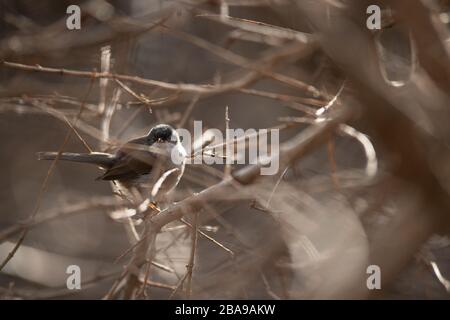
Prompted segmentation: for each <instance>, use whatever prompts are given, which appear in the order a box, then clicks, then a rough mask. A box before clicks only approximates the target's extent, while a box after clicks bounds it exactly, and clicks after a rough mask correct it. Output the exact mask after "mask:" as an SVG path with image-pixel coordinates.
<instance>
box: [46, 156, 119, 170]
mask: <svg viewBox="0 0 450 320" xmlns="http://www.w3.org/2000/svg"><path fill="white" fill-rule="evenodd" d="M57 156H58V152H38V153H37V158H38V160H55V159H56V157H57ZM58 159H59V160H65V161H73V162H85V163H91V164H95V165H98V166H101V167H104V168H108V167H111V166H112V165H113V163H114V156H113V155H111V154H108V153H100V152H91V153H71V152H62V153H61V154H60V155H59V156H58Z"/></svg>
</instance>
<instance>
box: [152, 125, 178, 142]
mask: <svg viewBox="0 0 450 320" xmlns="http://www.w3.org/2000/svg"><path fill="white" fill-rule="evenodd" d="M179 139H180V138H179V136H178V133H177V132H176V130H175V129H174V128H172V127H171V126H169V125H167V124H159V125H157V126H154V127H153V128H152V129H151V130H150V132H149V133H148V135H147V142H148V144H149V145H151V144H153V143H155V142H159V143H164V142H169V143H174V144H176V143H178V142H179Z"/></svg>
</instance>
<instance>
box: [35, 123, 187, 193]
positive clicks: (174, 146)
mask: <svg viewBox="0 0 450 320" xmlns="http://www.w3.org/2000/svg"><path fill="white" fill-rule="evenodd" d="M58 154H59V155H58ZM37 156H38V160H54V159H56V158H58V159H59V160H65V161H73V162H84V163H90V164H95V165H97V166H99V167H101V168H103V169H105V172H104V173H103V174H102V175H101V176H99V177H98V178H97V180H113V181H117V182H118V183H119V184H120V185H121V186H122V187H125V188H126V189H130V188H133V187H135V188H137V190H139V191H140V192H141V193H142V192H145V190H147V192H148V190H150V191H151V196H152V200H155V198H156V197H157V196H162V195H164V194H166V193H168V192H170V191H172V190H173V189H174V188H175V187H176V185H177V184H178V182H179V181H180V179H181V176H182V175H183V172H184V166H185V161H186V156H187V153H186V150H185V149H184V147H183V146H182V145H181V142H180V137H179V135H178V133H177V132H176V131H175V129H173V128H172V127H171V126H169V125H166V124H160V125H157V126H155V127H153V128H152V129H151V130H150V131H149V133H148V134H147V135H145V136H143V137H139V138H136V139H133V140H130V141H128V142H127V143H125V144H124V145H123V146H121V147H120V148H119V149H118V150H117V151H116V152H115V153H114V154H109V153H100V152H91V153H70V152H61V153H58V152H38V153H37Z"/></svg>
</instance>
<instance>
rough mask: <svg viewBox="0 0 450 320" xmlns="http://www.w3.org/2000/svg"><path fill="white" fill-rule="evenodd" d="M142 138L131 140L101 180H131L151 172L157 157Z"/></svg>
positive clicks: (122, 148) (119, 152)
mask: <svg viewBox="0 0 450 320" xmlns="http://www.w3.org/2000/svg"><path fill="white" fill-rule="evenodd" d="M141 140H142V138H138V139H134V140H131V141H130V142H129V143H127V144H126V145H124V146H123V147H121V148H120V149H119V150H118V152H117V153H116V161H115V163H114V164H113V165H112V166H111V167H110V168H108V169H107V170H106V171H105V173H104V174H103V175H101V176H100V177H98V178H97V179H99V180H131V179H137V178H139V177H140V176H142V175H144V174H148V173H150V172H151V170H152V168H153V164H154V162H155V161H156V157H155V155H154V154H152V153H151V152H148V151H146V150H141V149H140V148H145V145H143V144H142V141H141Z"/></svg>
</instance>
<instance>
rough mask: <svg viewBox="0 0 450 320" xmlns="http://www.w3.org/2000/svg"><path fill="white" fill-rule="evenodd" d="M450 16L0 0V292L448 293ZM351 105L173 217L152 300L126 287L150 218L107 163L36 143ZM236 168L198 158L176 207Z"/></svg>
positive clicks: (65, 146)
mask: <svg viewBox="0 0 450 320" xmlns="http://www.w3.org/2000/svg"><path fill="white" fill-rule="evenodd" d="M374 4H375V5H377V6H378V7H379V8H380V19H381V20H380V25H379V26H380V28H379V29H373V30H371V29H370V28H368V24H367V21H368V19H369V17H371V16H372V14H371V13H368V12H367V8H368V6H369V5H374ZM70 5H77V6H78V7H79V8H80V14H81V16H80V26H81V28H80V29H75V30H69V29H68V27H67V24H66V23H67V19H69V17H70V16H71V13H67V11H66V10H67V8H68V7H69V6H70ZM449 23H450V7H449V2H448V1H444V0H428V1H425V0H424V1H419V0H417V1H416V0H413V1H412V0H408V1H407V0H392V1H390V0H385V1H365V0H363V1H361V0H358V1H357V0H314V1H313V0H241V1H237V0H236V1H235V0H223V1H222V0H210V1H200V0H198V1H195V0H191V1H176V0H173V1H172V0H165V1H162V0H160V1H157V0H131V1H121V0H116V1H105V0H91V1H73V0H72V1H65V0H64V1H62V0H59V1H56V0H53V1H50V0H43V1H27V0H0V59H1V66H0V133H1V134H0V145H1V150H0V158H1V161H0V163H1V167H0V174H1V176H2V179H1V181H0V184H1V185H0V263H1V267H0V269H1V272H0V297H1V298H4V299H61V298H63V299H101V298H149V299H169V298H170V299H180V298H197V299H220V298H222V299H333V298H334V299H336V298H337V299H347V298H351V299H367V298H369V299H379V298H385V299H448V298H449V297H450V295H449V292H450V282H449V279H450V240H449V237H448V234H449V231H450V228H449V226H450V225H449V223H450V218H449V214H450V212H449V209H450V202H449V192H450V149H449V142H450V126H449V125H448V121H449V119H450V105H449V101H450V100H449V92H450V60H449V53H450V51H449V50H450V42H449V41H450V40H449V30H450V27H449ZM46 68H53V69H46ZM94 72H103V73H104V74H108V75H109V77H104V78H100V77H94V76H93V73H94ZM94 75H95V74H94ZM113 75H122V76H124V75H126V76H131V77H128V78H127V77H120V76H119V77H117V76H113ZM135 76H137V77H139V78H133V77H135ZM142 79H151V80H156V81H158V82H155V81H153V82H150V81H147V82H146V81H141V80H142ZM117 80H119V81H117ZM187 84H191V85H192V86H187ZM227 109H228V118H229V121H228V123H227V120H226V118H227V117H226V110H227ZM344 109H345V110H346V116H345V117H344V118H337V120H335V121H336V125H335V126H334V127H332V128H330V129H329V130H327V131H325V132H322V133H314V134H317V135H319V134H320V135H321V137H320V139H318V141H317V143H314V148H308V150H307V152H301V153H300V154H298V155H297V156H296V157H295V158H294V159H291V160H292V161H289V163H288V164H287V166H282V167H280V171H279V172H278V174H276V175H274V176H270V177H259V178H258V179H256V180H254V181H252V182H251V183H249V184H246V185H245V186H244V185H239V186H237V187H236V188H235V189H233V191H231V192H223V196H224V197H225V196H227V197H229V198H232V199H228V200H223V199H207V200H206V201H205V202H204V203H203V204H202V205H201V207H200V208H196V209H195V210H191V211H192V212H191V211H189V212H186V213H185V216H184V218H183V219H182V220H179V219H178V220H176V221H172V222H170V223H169V224H167V225H164V226H163V228H162V229H161V230H160V231H159V233H158V234H157V237H156V240H155V252H154V255H153V256H152V259H153V262H152V264H151V268H147V267H142V268H141V269H138V270H137V271H133V272H135V273H137V278H138V280H139V281H140V282H145V281H146V280H147V285H146V286H143V290H142V292H141V293H142V295H141V296H131V297H130V296H127V294H126V292H125V293H123V294H119V291H120V290H121V288H122V289H123V288H124V287H125V288H126V287H127V281H128V280H127V279H128V278H123V277H121V275H123V270H127V267H126V266H128V267H129V266H130V262H129V261H130V259H131V261H132V258H131V257H132V255H133V240H132V238H133V236H132V235H130V232H132V231H133V230H137V231H136V232H138V233H140V235H141V236H142V235H143V234H144V232H145V230H143V228H142V224H139V221H136V219H134V218H133V219H129V218H127V217H126V216H124V208H125V207H126V205H125V204H124V203H123V201H121V199H118V198H117V197H116V196H115V195H114V193H113V191H112V188H111V185H110V184H109V183H108V182H105V181H95V178H96V177H98V176H99V175H100V174H101V171H100V170H99V169H98V168H95V167H94V166H88V165H83V164H75V163H64V162H62V161H58V162H56V164H52V163H51V162H44V161H37V158H36V152H38V151H58V150H63V151H70V152H86V149H87V147H86V145H87V146H89V148H91V149H93V150H95V151H111V150H113V149H114V148H115V147H117V145H119V144H120V143H121V142H124V141H127V140H129V139H131V138H133V137H137V136H140V135H143V134H146V133H147V132H148V130H149V129H150V128H151V127H152V126H154V125H156V124H158V123H168V124H171V125H173V126H174V127H177V128H186V129H188V130H193V121H194V120H197V121H198V120H201V121H202V123H203V128H204V129H205V130H206V129H208V128H218V129H219V130H222V131H224V130H225V129H226V127H227V125H228V126H229V127H230V128H242V129H244V130H246V129H248V128H255V129H262V128H280V140H281V142H284V143H287V144H288V143H289V142H291V141H294V140H295V139H296V137H299V135H300V136H301V135H302V134H306V133H308V132H314V131H308V130H310V129H311V128H313V127H315V126H317V121H316V120H317V119H318V118H319V119H322V120H324V119H325V120H330V119H331V120H333V117H334V116H335V114H338V113H339V111H340V110H344ZM333 121H334V120H333ZM302 137H303V136H302ZM244 166H245V165H235V166H233V168H232V170H233V172H237V171H238V170H239V169H240V168H241V167H244ZM227 170H229V169H228V168H225V167H224V166H222V165H206V164H201V165H200V164H198V165H188V166H187V168H186V172H185V174H184V176H183V178H182V180H181V183H180V184H179V186H178V187H177V189H176V190H175V191H174V192H173V194H172V198H171V202H177V201H182V200H183V199H188V198H189V197H192V196H193V194H195V193H198V192H201V191H202V190H205V189H208V188H210V187H211V186H214V185H216V184H218V183H220V182H221V181H222V179H223V176H224V174H225V176H226V175H227ZM171 205H172V203H168V204H167V206H168V207H169V208H170V206H171ZM197 215H198V222H197V224H196V225H197V228H198V231H197V232H196V234H197V236H196V237H194V236H193V234H194V232H191V229H193V228H192V225H193V223H194V221H195V216H197ZM130 223H131V224H133V223H134V224H136V226H135V227H134V228H130ZM130 230H131V231H130ZM193 249H194V250H193ZM191 263H192V264H193V270H192V273H191V274H190V271H189V265H190V264H191ZM69 265H78V266H80V268H81V290H69V289H67V286H66V280H67V277H68V276H69V275H68V274H67V273H66V269H67V267H68V266H69ZM370 265H377V266H379V267H380V272H381V273H380V275H381V277H380V279H381V289H379V290H369V289H368V288H367V279H368V277H369V276H370V273H369V274H368V273H367V268H368V266H370ZM187 266H188V267H187ZM128 269H129V268H128ZM147 269H150V272H148V274H146V273H147ZM124 290H125V289H124ZM125 291H126V290H125Z"/></svg>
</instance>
